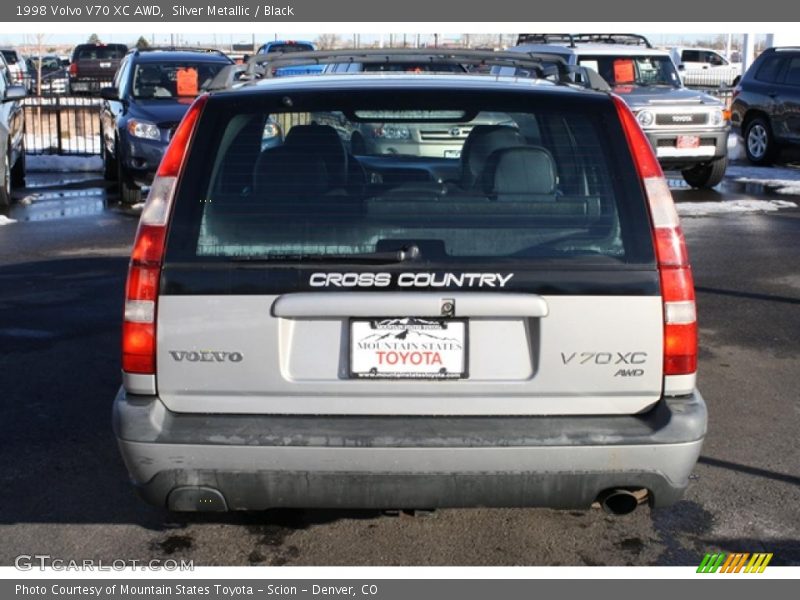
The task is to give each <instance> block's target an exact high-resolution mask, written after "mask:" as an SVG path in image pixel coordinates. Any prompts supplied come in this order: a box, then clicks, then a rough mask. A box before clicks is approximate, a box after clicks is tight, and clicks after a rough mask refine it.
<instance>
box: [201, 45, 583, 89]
mask: <svg viewBox="0 0 800 600" xmlns="http://www.w3.org/2000/svg"><path fill="white" fill-rule="evenodd" d="M408 62H415V63H420V64H425V63H429V64H432V65H440V64H459V65H464V66H500V67H513V68H515V69H522V70H525V71H526V72H527V73H526V74H528V75H530V76H534V77H536V78H540V79H546V78H551V79H554V80H555V81H557V82H559V83H574V81H573V80H572V79H571V78H570V73H571V70H570V68H569V67H568V66H567V64H566V61H565V60H564V59H563V58H561V57H558V56H554V55H551V54H536V53H533V52H494V51H487V50H462V49H449V48H448V49H437V50H431V49H417V48H394V49H388V50H387V49H382V50H379V49H367V50H329V51H328V50H323V51H315V52H270V53H269V54H257V55H254V56H251V57H250V59H249V60H248V61H247V64H245V65H230V66H228V67H225V68H224V69H222V71H220V73H219V74H218V75H217V76H216V77H215V78H214V80H213V81H212V82H211V84H210V85H209V86H208V88H207V89H209V90H220V89H226V88H229V87H232V86H233V85H234V84H236V83H243V82H245V81H251V80H256V79H266V78H270V77H274V76H275V74H276V71H277V70H278V69H281V68H285V67H291V66H300V65H326V64H332V63H338V64H341V63H359V64H398V63H408Z"/></svg>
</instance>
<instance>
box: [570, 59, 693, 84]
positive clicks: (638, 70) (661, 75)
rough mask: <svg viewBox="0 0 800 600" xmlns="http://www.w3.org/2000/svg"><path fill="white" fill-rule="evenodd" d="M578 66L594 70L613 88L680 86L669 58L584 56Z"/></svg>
mask: <svg viewBox="0 0 800 600" xmlns="http://www.w3.org/2000/svg"><path fill="white" fill-rule="evenodd" d="M578 64H580V65H581V66H586V67H590V68H592V69H594V70H595V71H597V72H598V73H599V74H600V76H601V77H602V78H603V79H605V80H606V82H608V84H609V85H611V86H615V85H642V86H647V85H669V86H673V87H678V86H680V78H679V77H678V72H677V71H676V70H675V65H674V64H673V62H672V59H670V58H669V57H668V56H605V55H600V56H590V55H582V56H581V57H580V58H579V60H578Z"/></svg>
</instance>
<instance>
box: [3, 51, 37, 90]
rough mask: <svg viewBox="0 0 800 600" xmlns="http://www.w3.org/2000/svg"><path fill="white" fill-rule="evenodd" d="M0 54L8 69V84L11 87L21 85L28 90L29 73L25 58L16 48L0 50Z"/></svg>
mask: <svg viewBox="0 0 800 600" xmlns="http://www.w3.org/2000/svg"><path fill="white" fill-rule="evenodd" d="M0 54H2V55H3V59H4V60H5V63H6V66H7V68H8V81H9V83H10V84H11V85H21V86H24V87H25V88H26V89H27V90H30V89H31V88H30V71H29V70H28V64H27V62H26V61H25V57H23V56H22V54H20V52H19V50H17V49H16V48H11V47H8V46H6V47H3V48H0Z"/></svg>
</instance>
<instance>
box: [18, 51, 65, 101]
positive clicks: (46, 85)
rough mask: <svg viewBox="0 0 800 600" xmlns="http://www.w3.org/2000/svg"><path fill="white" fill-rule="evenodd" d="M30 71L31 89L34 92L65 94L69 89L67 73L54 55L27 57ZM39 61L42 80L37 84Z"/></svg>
mask: <svg viewBox="0 0 800 600" xmlns="http://www.w3.org/2000/svg"><path fill="white" fill-rule="evenodd" d="M28 62H29V63H30V72H31V91H33V92H34V93H36V94H44V95H52V94H66V93H67V90H68V89H69V75H68V74H67V69H66V68H64V66H63V65H62V63H61V59H59V57H58V56H55V55H52V54H51V55H47V56H31V57H30V58H28ZM40 63H41V72H42V82H41V85H39V70H40V67H39V64H40Z"/></svg>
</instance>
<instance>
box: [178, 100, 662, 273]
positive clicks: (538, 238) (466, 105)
mask: <svg viewBox="0 0 800 600" xmlns="http://www.w3.org/2000/svg"><path fill="white" fill-rule="evenodd" d="M394 95H396V92H394ZM436 95H437V96H438V98H437V102H438V103H439V105H438V106H436V107H433V106H432V105H431V104H428V105H425V104H422V103H421V101H424V100H427V101H429V102H433V101H432V100H431V94H427V95H424V94H421V93H420V92H418V91H417V90H415V91H414V94H406V95H404V96H403V98H402V99H399V100H400V102H399V103H398V102H397V101H398V99H397V98H394V97H392V96H390V95H388V94H384V95H381V96H380V97H379V98H375V99H364V101H363V102H362V103H359V104H358V105H356V104H354V100H356V99H353V98H347V96H348V95H347V94H336V95H331V98H332V100H331V101H330V103H329V105H327V106H326V105H325V102H324V101H323V100H324V99H323V98H319V95H318V97H317V98H315V99H313V100H311V99H309V100H308V104H309V106H308V109H306V110H298V109H297V108H295V109H293V110H290V111H287V110H286V107H285V106H281V104H280V99H277V98H276V99H275V100H273V101H271V102H269V103H267V102H265V101H264V100H262V99H259V100H260V101H259V102H258V103H257V104H254V105H253V106H251V108H250V109H247V110H245V109H244V108H243V107H242V104H241V103H239V104H231V105H230V109H229V110H221V109H219V110H215V111H211V110H210V109H209V108H206V110H205V111H204V115H205V114H207V113H208V114H214V116H213V117H209V118H213V119H215V120H214V121H213V122H210V123H207V122H202V123H201V124H200V126H198V129H197V130H196V135H198V136H200V137H199V139H198V141H196V143H195V144H193V152H192V157H191V158H190V161H191V163H190V165H189V166H188V167H187V169H189V170H190V171H191V172H193V173H197V174H198V177H192V178H189V179H185V180H184V183H183V184H182V188H181V192H180V194H181V196H180V198H181V200H179V205H181V206H184V208H183V209H181V210H188V211H193V213H192V214H191V216H186V217H177V218H176V220H175V223H176V225H177V224H178V223H180V225H177V227H176V228H175V229H173V232H172V233H171V234H170V235H171V239H172V240H173V242H174V243H175V244H176V247H180V248H181V251H183V252H186V253H187V257H186V259H187V260H197V259H208V258H218V259H237V260H277V261H285V260H289V261H292V260H295V261H296V260H309V261H312V262H313V261H315V260H319V261H324V260H326V259H329V258H333V257H341V256H344V257H349V256H353V255H356V254H360V253H370V252H380V251H382V250H386V249H390V248H392V247H394V246H396V245H397V244H398V243H400V242H398V240H407V241H408V240H410V242H409V243H413V244H416V245H418V246H419V247H420V248H421V249H422V253H423V256H424V257H425V258H426V259H428V260H431V261H433V262H432V263H431V264H433V263H439V262H441V263H448V264H449V263H452V262H453V261H455V262H458V261H462V262H463V261H480V260H497V259H503V260H510V261H514V260H526V259H530V258H545V257H546V258H553V259H558V258H575V257H583V258H586V259H600V258H603V259H605V260H608V259H613V260H614V261H632V262H636V261H637V260H638V259H639V257H640V255H639V254H638V250H637V248H638V247H639V246H637V244H638V243H639V241H642V242H644V243H649V241H648V240H644V239H642V240H639V241H637V240H638V238H637V237H636V236H637V234H631V230H629V229H628V226H626V225H625V223H628V224H630V221H626V219H628V218H629V217H623V216H621V215H624V214H626V213H627V211H629V210H638V209H635V208H634V207H635V206H636V205H637V203H633V202H626V201H625V200H624V197H625V196H624V193H623V192H621V191H620V189H618V185H619V183H620V181H621V179H624V178H621V177H620V175H619V174H620V173H621V172H627V171H625V170H624V169H620V168H618V167H615V165H614V161H615V160H616V158H619V157H616V155H617V154H618V153H615V152H612V151H611V150H610V148H611V146H610V145H609V143H610V142H609V139H610V138H611V137H613V136H612V135H611V134H609V132H608V131H607V130H605V127H606V124H607V123H608V122H609V120H610V119H609V120H603V119H599V118H597V114H596V113H595V112H592V111H587V110H585V108H584V109H583V110H577V109H566V108H564V107H561V106H556V105H555V103H554V104H553V105H551V106H548V107H547V108H544V107H542V106H541V105H539V103H538V102H531V100H530V98H524V99H522V98H521V99H518V100H516V101H515V102H510V103H502V102H496V101H493V98H494V96H493V95H491V94H489V95H487V96H486V98H485V100H483V101H480V99H478V100H475V99H471V100H470V101H468V102H467V101H463V102H461V103H453V104H452V105H449V106H448V105H442V104H441V102H442V100H443V98H442V96H443V95H442V94H441V92H440V91H437V92H436ZM446 96H450V94H447V95H446ZM237 100H238V99H237ZM284 100H285V99H284ZM292 103H293V105H294V106H295V107H297V106H298V105H299V104H303V103H302V102H301V101H300V100H299V99H298V98H296V97H293V98H292ZM268 104H270V105H272V106H273V108H272V109H271V110H266V109H265V108H264V107H265V106H266V105H268ZM609 106H610V105H609ZM254 109H256V110H254ZM270 123H275V124H277V125H278V126H279V129H280V131H281V132H282V135H281V136H277V135H275V134H274V129H272V128H271V127H270V125H269V124H270ZM268 130H269V131H272V135H273V140H272V142H271V143H266V144H265V135H266V133H265V132H267V131H268ZM615 132H616V133H615V135H619V136H621V131H618V130H615ZM617 142H618V143H620V144H624V140H623V139H617ZM631 172H632V173H633V172H634V171H633V170H631ZM200 174H202V176H200ZM191 198H194V199H195V201H192V200H191ZM198 198H202V201H201V202H197V201H196V199H198ZM185 203H188V204H185ZM639 204H642V203H639ZM640 217H641V218H643V219H646V214H643V215H640ZM637 229H638V230H639V232H640V233H641V231H645V232H647V231H648V230H647V228H646V227H644V228H641V227H637Z"/></svg>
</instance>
